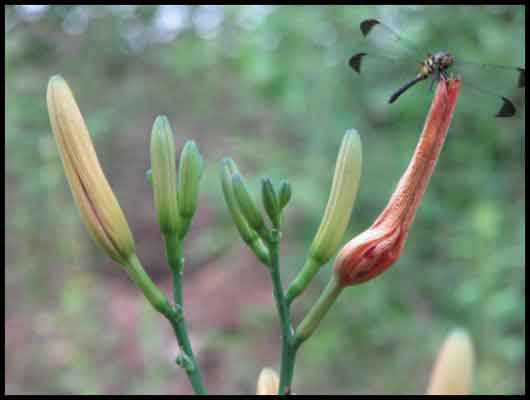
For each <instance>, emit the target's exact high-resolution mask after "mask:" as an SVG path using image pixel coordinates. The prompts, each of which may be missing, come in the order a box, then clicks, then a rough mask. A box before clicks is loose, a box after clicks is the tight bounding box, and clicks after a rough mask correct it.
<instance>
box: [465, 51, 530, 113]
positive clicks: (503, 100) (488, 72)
mask: <svg viewBox="0 0 530 400" xmlns="http://www.w3.org/2000/svg"><path fill="white" fill-rule="evenodd" d="M455 71H456V73H457V74H458V75H460V76H461V79H462V90H463V94H464V95H466V92H470V96H473V98H474V102H475V103H476V104H477V105H479V106H482V107H481V108H486V109H487V110H488V109H489V110H488V111H489V112H491V113H493V111H495V113H496V114H495V116H496V117H499V118H506V117H512V116H514V115H515V114H516V113H517V109H518V108H519V105H522V103H523V95H524V91H521V88H523V87H524V86H525V69H524V68H517V67H509V66H504V65H494V64H479V63H473V62H467V61H461V60H460V61H459V60H458V59H457V62H455ZM494 105H495V106H494Z"/></svg>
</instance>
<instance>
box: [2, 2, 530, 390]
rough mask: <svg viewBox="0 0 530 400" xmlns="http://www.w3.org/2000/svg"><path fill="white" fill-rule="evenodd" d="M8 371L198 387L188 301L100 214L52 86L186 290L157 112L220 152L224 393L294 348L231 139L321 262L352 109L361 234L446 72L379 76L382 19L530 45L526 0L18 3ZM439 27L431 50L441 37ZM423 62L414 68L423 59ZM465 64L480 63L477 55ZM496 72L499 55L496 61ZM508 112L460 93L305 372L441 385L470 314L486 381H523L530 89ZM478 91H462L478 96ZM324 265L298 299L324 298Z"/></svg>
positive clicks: (9, 61) (376, 382)
mask: <svg viewBox="0 0 530 400" xmlns="http://www.w3.org/2000/svg"><path fill="white" fill-rule="evenodd" d="M4 11H5V33H6V36H5V46H6V57H5V67H6V75H5V83H6V91H5V111H6V129H5V131H6V136H5V141H6V142H5V143H6V175H5V181H6V184H5V185H6V186H5V187H6V193H5V199H6V210H5V213H6V214H5V216H6V225H5V233H6V235H5V237H6V244H5V248H6V260H5V263H6V267H5V352H6V353H5V371H6V372H5V374H6V375H5V392H6V393H9V394H32V393H46V394H66V393H86V394H88V393H102V394H185V393H191V387H190V385H189V383H188V382H187V379H186V377H185V374H184V373H183V371H182V370H180V369H179V368H178V367H177V366H176V365H175V364H174V362H173V360H174V358H175V356H176V354H177V347H176V343H175V338H174V337H173V335H172V331H171V328H170V326H169V324H168V323H167V322H166V321H165V320H164V319H163V318H161V317H160V316H159V315H158V314H156V313H155V312H154V311H153V310H152V309H151V308H150V306H149V305H148V304H147V302H146V301H145V299H144V298H143V297H142V296H141V295H140V293H139V292H138V291H137V290H136V289H135V288H134V287H133V284H132V283H131V282H130V281H129V280H128V278H127V276H126V274H125V273H124V271H123V270H122V268H121V267H120V266H119V265H117V264H116V263H114V262H112V261H110V260H109V259H108V258H107V257H106V256H105V255H104V254H103V253H102V252H101V251H100V250H99V248H97V247H96V246H95V244H94V242H93V241H92V240H91V238H90V236H89V235H88V233H87V232H86V231H85V229H84V226H83V225H82V222H81V219H80V217H79V213H78V211H77V209H76V207H75V205H74V202H73V200H72V196H71V193H70V191H69V188H68V186H67V184H66V179H65V176H64V173H63V170H62V165H61V162H60V159H59V156H58V151H57V148H56V146H55V143H54V140H53V136H52V134H51V130H50V125H49V120H48V114H47V110H46V99H45V92H46V86H47V83H48V79H49V78H50V76H52V75H54V74H61V75H62V76H63V77H64V78H65V79H66V80H67V82H68V83H69V84H70V86H71V88H72V90H73V91H74V94H75V96H76V99H77V101H78V103H79V106H80V108H81V110H82V112H83V115H84V117H85V119H86V122H87V125H88V127H89V129H90V131H91V134H92V135H93V139H94V143H95V147H96V149H97V152H98V156H99V158H100V161H101V163H102V166H103V169H104V170H105V172H106V174H107V177H108V179H109V181H110V183H111V185H112V187H113V189H114V191H115V193H116V195H117V197H118V198H119V201H120V204H121V206H122V208H123V209H124V211H125V214H126V215H127V217H128V220H129V224H130V225H131V229H132V231H133V233H134V236H135V240H136V243H137V249H138V254H139V257H140V259H141V260H142V261H143V263H144V265H145V267H146V269H147V271H148V273H149V274H150V275H151V276H152V278H153V280H155V281H156V283H157V284H159V285H160V286H161V287H162V288H163V289H164V290H166V292H168V293H169V290H170V276H169V273H168V269H167V266H166V264H165V261H164V257H163V247H162V242H161V237H160V233H159V230H158V226H157V224H156V220H155V215H154V210H153V202H152V193H151V191H150V189H149V188H148V186H147V184H146V182H145V179H144V172H145V170H146V169H147V168H148V167H149V133H150V130H151V126H152V123H153V121H154V118H155V117H156V115H158V114H166V115H167V116H168V117H169V119H170V121H171V123H172V126H173V129H174V131H175V134H176V136H177V139H176V140H177V148H178V149H179V150H180V148H181V146H182V144H183V143H184V141H185V140H186V139H193V140H195V141H196V142H197V144H198V146H199V148H200V150H201V152H202V153H203V155H204V159H205V173H204V176H203V181H202V183H201V194H200V204H199V208H198V212H197V214H196V216H195V218H194V220H193V226H192V230H191V233H190V234H189V235H188V239H187V242H186V244H185V255H186V269H185V278H184V301H185V307H186V317H187V318H188V320H189V329H190V337H191V341H192V344H193V347H194V350H195V352H196V354H197V356H198V359H199V362H200V364H201V366H202V368H203V370H204V375H205V380H206V385H207V386H208V388H209V391H210V392H211V393H219V394H221V393H225V394H231V393H238V394H245V393H246V394H251V393H255V385H256V379H257V376H258V374H259V372H260V370H261V368H262V367H264V366H273V367H277V365H278V364H277V363H278V361H279V355H280V354H279V352H280V333H279V332H280V331H279V325H278V319H277V315H276V313H275V308H274V303H273V299H272V291H271V284H270V279H269V276H268V274H267V271H266V269H265V268H264V267H263V266H262V265H260V264H259V263H258V262H257V261H256V259H255V258H254V257H253V255H252V254H251V252H250V251H249V250H248V249H247V248H246V246H245V245H244V243H243V242H242V240H241V239H240V237H239V236H238V233H237V231H236V229H235V227H234V225H233V224H232V223H231V220H230V217H229V214H228V211H227V208H226V206H225V204H224V201H223V198H222V194H221V186H220V181H219V169H220V168H219V167H220V161H221V159H222V158H223V157H225V156H229V157H232V158H234V160H235V161H236V162H237V163H238V165H239V168H240V170H241V171H242V173H243V174H244V175H245V176H246V178H247V180H248V181H249V183H250V184H251V185H252V188H253V190H254V194H255V195H256V197H257V196H258V193H259V190H258V188H259V186H258V183H259V179H260V177H262V176H264V175H267V176H271V177H272V179H273V180H274V181H275V182H278V181H279V180H280V179H282V178H287V179H289V181H290V182H291V184H292V187H293V198H292V200H291V203H290V204H289V206H288V208H287V210H286V215H285V229H284V235H283V238H284V240H283V244H282V273H283V279H284V284H285V286H287V283H288V282H289V281H290V279H292V277H293V276H294V275H295V273H296V272H297V270H298V269H299V268H300V267H301V265H302V263H303V260H304V258H305V252H306V251H307V248H308V247H309V245H310V243H311V240H312V238H313V235H314V233H315V232H316V229H317V227H318V224H319V222H320V217H321V215H322V213H323V209H324V207H325V204H326V201H327V196H328V192H329V188H330V186H331V178H332V174H333V168H334V164H335V158H336V155H337V151H338V148H339V146H340V142H341V139H342V136H343V134H344V132H345V130H346V129H347V128H351V127H354V128H356V129H358V130H359V132H360V133H361V135H362V140H363V151H364V153H363V176H362V181H361V186H360V192H359V195H358V198H357V202H356V205H355V209H354V211H353V215H352V220H351V223H350V225H349V229H348V232H347V235H345V237H344V242H346V241H347V240H349V239H350V238H352V237H353V236H354V235H356V234H358V233H359V232H361V231H362V230H364V229H365V228H367V227H368V226H369V225H370V224H371V223H372V221H373V220H374V219H375V218H376V217H377V216H378V214H379V212H380V211H381V210H382V209H383V208H384V206H385V205H386V202H387V200H388V198H389V196H390V194H391V193H392V191H393V189H394V187H395V185H396V183H397V181H398V179H399V178H400V176H401V173H402V171H403V170H404V169H405V168H406V166H407V163H408V161H409V159H410V156H411V154H412V152H413V149H414V146H415V144H416V141H417V138H418V135H419V133H420V131H421V127H422V125H423V121H424V118H425V114H426V112H427V110H428V107H429V104H430V100H431V98H432V92H429V89H428V86H429V85H428V84H427V83H423V84H420V85H418V87H416V88H413V89H411V91H410V92H408V93H407V94H406V95H404V96H403V98H401V99H400V100H399V101H398V102H396V103H395V104H392V105H391V106H390V105H388V104H387V98H388V96H389V95H390V93H392V91H393V90H395V89H396V88H397V87H399V86H401V85H402V84H403V83H404V80H403V74H402V71H400V70H396V69H395V68H392V65H388V72H387V73H385V74H384V75H382V76H379V77H378V79H376V80H372V81H370V80H367V81H363V79H362V77H359V76H358V75H357V74H355V73H354V72H353V71H352V70H351V69H350V68H349V66H348V65H347V60H348V58H349V57H350V56H351V55H352V54H353V53H356V52H358V51H360V50H363V49H364V48H365V45H366V43H367V42H366V39H363V38H362V36H361V34H360V32H359V22H360V21H361V20H363V19H365V18H379V19H381V20H383V21H386V22H387V23H388V24H390V25H392V26H394V27H396V28H397V29H399V30H400V32H402V33H403V34H407V31H408V32H411V35H410V36H407V37H408V38H409V39H411V40H413V41H415V42H416V43H417V44H418V45H419V46H422V47H425V48H427V49H429V46H430V45H431V44H432V43H440V39H441V40H442V41H443V42H445V43H446V46H447V49H450V50H451V51H454V52H455V53H457V54H466V57H467V58H469V59H472V60H476V61H477V62H479V63H480V62H490V63H497V64H506V65H513V66H524V60H525V53H524V51H525V50H524V49H525V40H524V32H525V16H524V13H525V10H524V6H473V7H467V6H466V7H464V6H462V7H456V6H414V7H409V6H378V7H375V6H369V7H364V6H348V7H342V6H340V7H339V6H323V7H317V6H303V7H302V6H225V7H221V6H44V5H41V6H29V5H28V6H6V8H5V9H4ZM436 50H439V49H434V51H436ZM410 78H411V77H410V76H407V78H406V79H410ZM464 78H465V77H464ZM490 78H491V80H492V81H494V80H495V79H496V76H495V75H494V74H493V75H491V76H490ZM372 85H373V86H372ZM504 86H505V87H506V91H505V92H504V93H501V94H502V95H506V96H510V97H511V98H513V99H514V101H515V102H516V103H517V104H518V105H519V114H518V116H517V117H516V118H512V119H509V120H507V119H504V120H502V119H495V118H493V117H492V116H491V115H490V114H489V113H486V112H485V111H484V109H483V107H482V104H483V103H482V101H484V102H486V101H487V100H486V98H485V97H484V98H481V97H480V96H475V97H467V99H468V100H462V99H466V97H462V98H461V99H460V101H459V103H458V104H457V111H456V114H455V116H454V119H453V124H452V127H451V131H450V133H449V136H448V138H447V142H446V145H445V148H444V149H443V151H442V153H441V157H440V160H439V162H438V165H437V168H436V170H435V172H434V175H433V177H432V179H431V183H430V186H429V187H428V190H427V192H426V194H425V197H424V199H423V201H422V204H421V206H420V208H419V210H418V213H417V216H416V219H415V222H414V224H413V226H412V230H411V232H410V236H409V239H408V241H407V244H406V247H405V250H404V251H403V253H402V256H401V258H400V259H399V261H398V262H397V263H396V264H395V265H394V266H393V267H392V268H391V269H389V270H388V271H387V272H385V274H383V275H381V276H380V277H378V278H377V279H375V280H373V281H370V282H369V283H367V284H364V285H361V286H358V287H354V288H350V289H348V290H347V291H345V292H344V293H343V295H342V296H341V297H340V298H339V300H338V302H337V303H336V304H335V305H334V307H333V308H332V309H331V311H330V312H329V314H328V315H327V317H326V319H325V320H324V321H323V323H322V324H321V325H320V327H319V329H318V330H317V332H316V333H315V335H314V337H312V338H311V340H309V341H308V342H307V343H306V344H304V346H303V347H302V348H301V351H300V352H299V356H298V360H297V367H296V370H295V378H294V390H295V392H296V393H301V394H303V393H307V394H324V393H330V394H362V393H371V394H375V393H381V394H408V393H413V394H414V393H416V394H420V393H423V392H424V391H425V389H426V387H427V383H428V377H429V374H430V370H431V367H432V363H433V361H434V358H435V355H436V352H437V350H438V348H439V346H440V345H441V344H442V342H443V340H444V338H445V336H446V335H447V334H448V332H449V331H450V329H451V328H453V327H455V326H460V327H463V328H465V329H467V330H468V331H469V333H470V335H471V337H472V338H473V340H474V345H475V350H476V357H477V359H476V375H475V385H474V393H487V394H513V393H523V392H525V383H524V378H525V362H524V360H525V342H524V320H525V318H524V311H525V309H524V307H525V296H524V289H525V287H524V265H525V259H524V245H523V243H524V216H525V211H524V198H525V185H524V152H523V147H524V91H523V90H517V89H515V84H512V82H510V83H506V84H505V85H504ZM465 95H466V93H464V90H463V91H462V96H465ZM330 273H331V266H330V265H328V266H327V267H325V268H322V270H321V272H320V273H319V275H318V276H317V277H316V278H315V280H314V281H313V282H312V284H311V286H310V288H309V289H308V290H307V292H305V293H304V295H303V296H302V297H301V298H300V299H298V300H297V301H296V302H295V303H294V306H293V315H294V320H295V321H299V320H300V318H302V317H303V315H304V312H305V311H306V310H307V309H308V308H309V307H310V305H311V304H312V303H313V302H314V301H315V299H316V298H317V297H318V294H319V293H320V291H321V290H322V288H323V286H324V284H325V283H326V282H327V279H328V277H329V274H330Z"/></svg>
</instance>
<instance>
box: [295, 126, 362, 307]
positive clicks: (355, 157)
mask: <svg viewBox="0 0 530 400" xmlns="http://www.w3.org/2000/svg"><path fill="white" fill-rule="evenodd" d="M361 155H362V147H361V138H360V136H359V134H358V133H357V131H356V130H355V129H349V130H347V131H346V133H345V135H344V138H343V139H342V144H341V147H340V150H339V155H338V157H337V163H336V165H335V174H334V176H333V183H332V185H331V192H330V195H329V198H328V204H327V206H326V210H325V212H324V216H323V217H322V221H321V222H320V227H319V228H318V231H317V234H316V235H315V238H314V239H313V243H312V244H311V247H310V249H309V254H308V257H307V259H306V262H305V265H304V267H303V268H302V270H301V271H300V273H299V274H298V275H297V276H296V278H295V279H294V281H293V282H292V283H291V285H289V288H288V290H287V298H288V300H289V301H292V299H294V298H295V297H296V296H298V295H299V294H300V293H301V292H302V291H303V290H304V289H305V288H306V287H307V285H309V282H310V281H311V279H313V277H314V276H315V274H316V273H317V271H318V269H319V268H320V267H321V266H322V265H324V264H325V263H327V262H328V261H329V259H330V258H331V257H333V256H334V255H335V253H336V252H337V250H338V248H339V245H340V243H341V240H342V237H343V235H344V232H345V231H346V227H347V225H348V222H349V220H350V215H351V211H352V209H353V204H354V202H355V197H356V196H357V190H358V188H359V181H360V178H361V159H362V157H361Z"/></svg>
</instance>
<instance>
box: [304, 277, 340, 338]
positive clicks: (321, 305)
mask: <svg viewBox="0 0 530 400" xmlns="http://www.w3.org/2000/svg"><path fill="white" fill-rule="evenodd" d="M342 289H343V286H340V285H339V283H338V282H337V280H336V279H335V278H334V277H333V276H332V277H331V279H330V280H329V282H328V284H327V285H326V287H325V288H324V291H323V292H322V294H321V295H320V297H319V298H318V300H317V302H316V303H315V304H314V305H313V307H311V310H309V312H308V313H307V315H306V316H305V318H304V319H303V320H302V322H301V323H300V325H298V328H296V334H295V337H294V342H295V346H296V347H297V348H298V346H300V345H301V344H302V343H303V342H304V341H305V340H307V339H308V338H309V337H310V336H311V335H312V334H313V332H314V331H315V329H316V328H317V326H318V324H319V323H320V321H322V318H324V316H325V315H326V313H327V311H328V310H329V308H330V307H331V305H332V304H333V303H334V302H335V300H336V299H337V297H338V295H339V294H340V292H341V291H342Z"/></svg>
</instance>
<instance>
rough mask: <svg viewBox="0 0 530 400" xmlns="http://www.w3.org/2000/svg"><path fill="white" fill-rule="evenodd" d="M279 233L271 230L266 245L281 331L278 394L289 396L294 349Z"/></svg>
mask: <svg viewBox="0 0 530 400" xmlns="http://www.w3.org/2000/svg"><path fill="white" fill-rule="evenodd" d="M279 236H280V235H279V232H278V231H277V230H275V229H273V230H272V240H271V241H270V242H269V243H268V245H269V254H270V271H271V278H272V286H273V294H274V300H275V301H276V308H277V310H278V314H279V316H280V324H281V330H282V360H281V367H280V384H279V387H278V394H290V393H291V382H292V379H293V371H294V362H295V356H296V348H295V346H294V340H293V339H294V336H293V335H294V331H293V328H292V326H291V316H290V309H289V304H288V302H287V299H286V297H285V294H284V291H283V287H282V281H281V277H280V263H279V247H280V244H279V242H280V238H279Z"/></svg>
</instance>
